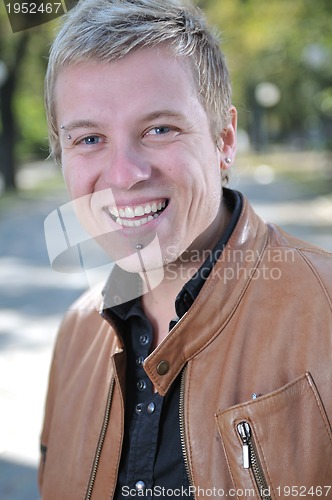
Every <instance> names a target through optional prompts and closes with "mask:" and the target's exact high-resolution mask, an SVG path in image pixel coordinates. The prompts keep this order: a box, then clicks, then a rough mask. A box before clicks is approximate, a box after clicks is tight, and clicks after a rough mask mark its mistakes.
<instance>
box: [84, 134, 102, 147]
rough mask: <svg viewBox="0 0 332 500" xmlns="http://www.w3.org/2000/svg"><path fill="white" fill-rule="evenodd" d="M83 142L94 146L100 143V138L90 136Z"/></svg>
mask: <svg viewBox="0 0 332 500" xmlns="http://www.w3.org/2000/svg"><path fill="white" fill-rule="evenodd" d="M81 142H83V143H84V144H86V145H87V146H94V145H95V144H98V143H99V142H100V137H98V135H89V136H88V137H84V139H82V141H81Z"/></svg>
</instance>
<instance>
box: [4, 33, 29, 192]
mask: <svg viewBox="0 0 332 500" xmlns="http://www.w3.org/2000/svg"><path fill="white" fill-rule="evenodd" d="M27 39H28V34H27V33H26V32H25V33H22V35H21V37H20V40H19V42H18V43H17V47H16V53H15V61H14V64H13V66H12V68H10V69H9V71H8V77H7V79H6V81H5V83H4V84H3V85H2V87H1V88H0V119H1V122H2V133H1V136H0V153H1V158H0V160H1V161H0V171H1V173H2V175H3V181H4V189H5V191H15V190H16V188H17V186H16V179H15V173H16V167H17V165H16V158H15V139H16V132H17V127H16V118H15V114H14V109H13V107H14V106H13V105H14V96H15V91H16V84H17V77H18V74H19V69H20V65H21V63H22V61H23V60H24V55H25V52H26V48H27Z"/></svg>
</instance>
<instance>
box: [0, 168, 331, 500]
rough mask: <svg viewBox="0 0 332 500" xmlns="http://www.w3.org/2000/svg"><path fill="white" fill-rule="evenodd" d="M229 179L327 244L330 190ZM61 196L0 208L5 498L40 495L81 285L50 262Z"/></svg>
mask: <svg viewBox="0 0 332 500" xmlns="http://www.w3.org/2000/svg"><path fill="white" fill-rule="evenodd" d="M263 180H264V179H263ZM265 181H266V180H265ZM232 185H233V186H234V187H236V188H237V189H239V190H242V191H243V192H244V193H245V194H246V195H247V196H248V197H249V199H250V200H251V201H252V202H253V205H254V206H255V208H256V210H257V211H258V213H259V214H261V215H262V216H263V217H264V218H266V219H269V220H271V221H273V222H276V223H279V224H281V225H283V226H284V227H285V228H286V229H287V230H289V231H290V232H292V233H294V234H297V235H298V236H300V237H302V238H304V239H306V240H309V241H311V242H313V243H315V244H318V245H321V246H324V247H326V248H327V249H329V250H331V251H332V199H331V197H318V198H312V197H310V196H309V197H308V196H307V197H306V199H303V197H302V196H301V195H300V192H299V189H298V186H297V185H296V183H287V184H286V183H285V182H280V181H276V182H273V183H270V184H265V185H262V184H259V183H257V182H254V181H253V180H252V179H251V178H249V177H247V176H246V175H241V174H237V175H235V177H234V179H233V181H232ZM59 198H62V199H61V201H60V202H59ZM61 202H64V198H63V195H62V194H61V195H59V194H53V195H51V196H49V197H48V198H45V199H42V200H37V199H35V200H24V199H18V200H17V202H16V203H15V204H14V206H12V208H11V209H8V210H5V211H3V212H1V213H0V407H1V410H0V498H1V499H6V500H7V499H11V500H37V499H38V491H37V487H36V466H37V461H38V437H39V432H40V427H41V421H42V414H43V401H44V396H45V391H46V383H47V374H48V368H49V363H50V358H51V350H52V345H53V341H54V337H55V333H56V330H57V327H58V324H59V322H60V319H61V316H62V314H63V312H64V311H65V310H66V309H67V308H68V307H69V304H70V303H71V302H72V301H73V300H74V299H75V298H76V297H77V296H78V295H79V294H80V293H81V291H82V290H83V288H85V286H86V283H85V280H84V279H82V278H80V277H79V276H77V275H76V276H75V275H69V274H66V275H62V274H58V273H55V272H54V271H52V270H51V269H50V266H49V262H48V256H47V251H46V247H45V241H44V234H43V222H44V219H45V217H46V216H47V215H48V214H49V213H50V212H51V211H52V210H54V209H55V208H56V207H57V206H58V205H59V204H61Z"/></svg>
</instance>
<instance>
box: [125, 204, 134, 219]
mask: <svg viewBox="0 0 332 500" xmlns="http://www.w3.org/2000/svg"><path fill="white" fill-rule="evenodd" d="M125 217H127V218H128V219H130V218H131V217H135V211H134V209H133V208H131V207H126V208H125Z"/></svg>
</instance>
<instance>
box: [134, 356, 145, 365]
mask: <svg viewBox="0 0 332 500" xmlns="http://www.w3.org/2000/svg"><path fill="white" fill-rule="evenodd" d="M143 363H144V358H143V356H138V358H136V365H137V366H142V365H143Z"/></svg>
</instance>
